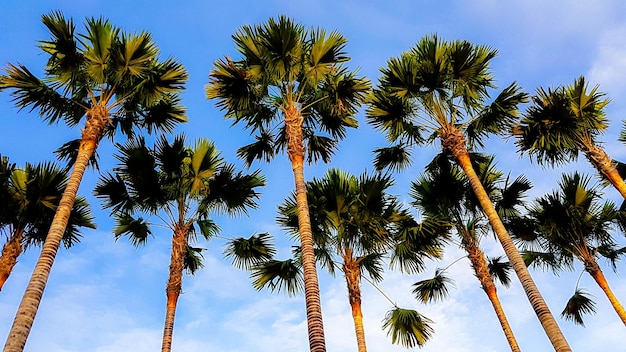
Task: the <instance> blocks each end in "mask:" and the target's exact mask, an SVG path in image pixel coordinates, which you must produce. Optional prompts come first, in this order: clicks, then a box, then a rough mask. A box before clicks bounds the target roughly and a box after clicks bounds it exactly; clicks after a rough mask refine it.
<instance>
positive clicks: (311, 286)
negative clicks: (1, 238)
mask: <svg viewBox="0 0 626 352" xmlns="http://www.w3.org/2000/svg"><path fill="white" fill-rule="evenodd" d="M302 121H303V119H302V115H301V114H300V111H299V110H298V108H297V107H296V106H293V105H292V106H290V107H289V108H288V109H287V110H286V111H285V127H286V129H287V132H286V134H287V153H288V155H289V160H290V161H291V167H292V169H293V176H294V180H295V184H296V204H297V206H298V228H299V233H300V242H301V247H302V268H303V274H304V299H305V305H306V316H307V327H308V334H309V348H310V350H311V352H326V341H325V338H324V322H323V320H322V304H321V299H320V288H319V282H318V278H317V270H316V268H315V252H314V248H313V234H312V233H311V218H310V214H309V203H308V200H307V193H306V182H305V180H304V145H303V142H302Z"/></svg>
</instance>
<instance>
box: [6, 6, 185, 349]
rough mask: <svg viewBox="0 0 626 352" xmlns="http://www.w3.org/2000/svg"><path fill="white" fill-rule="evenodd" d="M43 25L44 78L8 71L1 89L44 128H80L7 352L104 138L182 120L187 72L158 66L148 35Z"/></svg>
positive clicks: (19, 344) (31, 311) (48, 20)
mask: <svg viewBox="0 0 626 352" xmlns="http://www.w3.org/2000/svg"><path fill="white" fill-rule="evenodd" d="M42 21H43V24H44V25H45V26H46V28H47V29H48V31H49V32H50V35H51V38H50V39H49V40H44V41H41V42H40V44H39V47H40V48H41V49H42V51H43V52H44V54H46V55H47V57H48V62H47V64H46V66H45V70H44V72H45V77H44V78H43V79H40V78H37V77H36V76H35V75H34V74H32V73H31V71H29V70H28V69H27V68H26V67H24V66H22V65H12V64H9V65H8V67H7V68H6V69H5V74H4V75H2V76H0V90H4V89H10V90H12V95H13V98H14V100H15V102H16V105H17V106H18V107H19V108H26V107H29V108H31V109H32V110H38V111H39V115H40V116H41V117H42V118H43V119H44V120H45V121H46V122H48V123H51V124H53V123H58V122H59V121H64V122H65V123H66V124H67V125H68V126H76V125H78V124H79V123H81V120H83V117H85V121H84V127H83V128H82V130H81V142H80V146H79V148H78V153H77V156H76V161H75V163H74V166H73V169H72V172H71V174H70V178H69V181H68V184H67V187H66V188H65V191H64V193H63V196H62V198H61V201H60V202H59V206H58V208H57V212H56V215H55V217H54V219H53V221H52V225H51V226H50V231H49V234H48V236H47V237H46V241H45V243H44V245H43V249H42V252H41V256H40V257H39V260H38V261H37V264H36V267H35V269H34V271H33V275H32V276H31V279H30V281H29V283H28V286H27V288H26V292H25V293H24V297H23V299H22V301H21V303H20V306H19V308H18V311H17V314H16V317H15V321H14V322H13V326H12V327H11V331H10V332H9V337H8V339H7V343H6V347H5V348H6V349H7V350H10V351H22V350H23V349H24V345H25V344H26V339H27V337H28V334H29V333H30V329H31V327H32V324H33V321H34V319H35V315H36V313H37V308H38V306H39V303H40V302H41V296H42V295H43V291H44V289H45V286H46V282H47V280H48V277H49V275H50V270H51V267H52V263H53V262H54V258H55V256H56V253H57V250H58V248H59V245H60V242H61V239H62V238H63V233H64V232H65V228H66V226H67V221H68V218H69V215H70V212H71V210H72V207H73V205H74V198H75V197H76V193H77V191H78V187H79V185H80V182H81V180H82V177H83V174H84V172H85V168H86V166H87V163H88V161H89V160H90V158H91V156H92V155H93V153H94V151H95V150H96V148H97V146H98V144H99V143H100V141H101V140H102V138H103V137H104V136H105V135H110V136H113V135H114V134H115V132H116V131H117V129H119V130H120V132H121V133H122V134H124V135H133V134H135V133H136V132H137V129H142V128H145V129H146V130H147V131H148V132H149V133H151V132H153V131H156V130H164V131H171V130H172V129H173V128H174V127H175V125H176V124H177V123H180V122H185V121H186V120H187V118H186V117H185V109H184V108H183V107H182V106H181V105H180V104H179V103H180V98H179V94H180V92H181V90H182V89H183V85H184V83H185V82H186V80H187V72H186V71H185V69H184V68H183V66H182V65H181V64H180V63H178V62H176V61H175V60H174V59H171V58H169V59H166V60H163V61H161V60H160V58H159V50H158V47H157V46H156V44H155V43H154V41H153V40H152V36H151V35H150V34H148V33H146V32H140V33H126V32H123V31H122V30H120V29H119V28H118V27H116V26H114V25H112V24H111V23H110V22H109V21H108V20H106V19H103V18H99V19H96V18H89V19H87V20H86V24H85V33H84V34H83V33H81V34H79V33H76V32H75V29H76V28H75V25H74V22H73V21H72V19H66V18H65V17H64V16H63V14H61V13H60V12H52V13H50V14H47V15H44V16H42Z"/></svg>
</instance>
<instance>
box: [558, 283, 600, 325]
mask: <svg viewBox="0 0 626 352" xmlns="http://www.w3.org/2000/svg"><path fill="white" fill-rule="evenodd" d="M595 312H596V304H595V302H594V301H593V300H592V299H591V298H590V297H589V294H588V293H587V292H586V291H585V290H582V289H580V290H576V292H575V293H574V295H573V296H572V297H570V299H569V300H568V301H567V305H565V308H564V309H563V311H562V312H561V317H562V318H563V319H565V320H571V321H573V322H574V323H575V324H578V325H581V326H585V323H584V321H583V315H584V314H589V313H591V314H594V313H595Z"/></svg>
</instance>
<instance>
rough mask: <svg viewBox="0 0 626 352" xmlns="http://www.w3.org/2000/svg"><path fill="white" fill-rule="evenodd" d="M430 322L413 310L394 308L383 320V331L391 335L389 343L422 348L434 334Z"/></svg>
mask: <svg viewBox="0 0 626 352" xmlns="http://www.w3.org/2000/svg"><path fill="white" fill-rule="evenodd" d="M430 324H432V320H430V319H428V318H426V317H424V316H422V315H421V314H419V313H418V312H417V311H415V310H413V309H403V308H398V307H395V308H394V309H392V310H390V311H389V312H387V315H386V316H385V319H383V329H386V330H387V336H389V335H391V343H393V344H400V345H402V346H404V347H407V348H413V347H419V346H423V345H424V344H425V343H426V342H427V341H428V339H429V338H430V337H431V336H432V334H433V333H434V330H433V328H432V327H431V326H430Z"/></svg>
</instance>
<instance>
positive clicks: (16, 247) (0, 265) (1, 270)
mask: <svg viewBox="0 0 626 352" xmlns="http://www.w3.org/2000/svg"><path fill="white" fill-rule="evenodd" d="M23 234H24V230H23V229H15V230H14V231H13V235H12V236H11V237H10V238H9V240H8V241H7V243H5V244H4V246H2V255H0V291H2V288H3V287H4V283H5V282H6V281H7V279H8V278H9V276H10V275H11V272H12V271H13V268H14V267H15V264H17V258H18V257H19V256H20V254H22V251H23V248H22V237H23Z"/></svg>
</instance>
